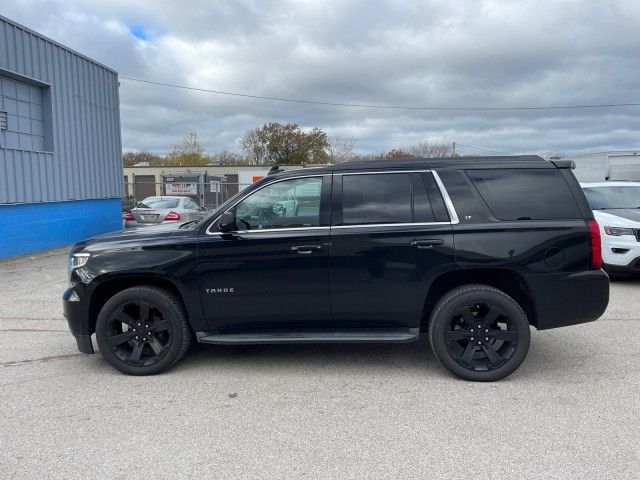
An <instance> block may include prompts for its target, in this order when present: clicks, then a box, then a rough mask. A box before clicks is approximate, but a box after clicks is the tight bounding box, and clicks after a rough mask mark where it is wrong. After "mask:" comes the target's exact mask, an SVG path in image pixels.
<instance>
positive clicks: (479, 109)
mask: <svg viewBox="0 0 640 480" xmlns="http://www.w3.org/2000/svg"><path fill="white" fill-rule="evenodd" d="M119 78H120V79H122V80H129V81H131V82H139V83H147V84H150V85H159V86H163V87H172V88H180V89H183V90H193V91H196V92H205V93H214V94H216V95H227V96H231V97H242V98H253V99H256V100H269V101H275V102H288V103H304V104H307V105H324V106H329V107H351V108H377V109H385V110H431V111H457V112H472V111H477V112H492V111H493V112H499V111H518V110H520V111H524V110H577V109H592V108H619V107H639V106H640V103H601V104H593V105H549V106H544V107H412V106H409V105H376V104H365V103H341V102H323V101H319V100H304V99H298V98H284V97H268V96H263V95H250V94H248V93H239V92H228V91H225V90H214V89H208V88H197V87H188V86H186V85H176V84H173V83H165V82H157V81H153V80H144V79H141V78H133V77H124V76H121V77H119Z"/></svg>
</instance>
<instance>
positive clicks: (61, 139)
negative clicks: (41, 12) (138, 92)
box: [0, 16, 123, 204]
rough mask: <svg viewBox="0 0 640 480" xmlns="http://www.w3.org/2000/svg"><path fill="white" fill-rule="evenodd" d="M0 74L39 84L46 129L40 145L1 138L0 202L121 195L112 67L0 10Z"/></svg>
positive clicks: (116, 93)
mask: <svg viewBox="0 0 640 480" xmlns="http://www.w3.org/2000/svg"><path fill="white" fill-rule="evenodd" d="M0 76H2V77H5V78H11V79H15V80H18V81H20V82H25V83H30V84H33V85H39V86H41V87H42V91H43V94H44V97H45V130H47V132H49V134H50V138H49V139H48V141H47V142H46V146H45V148H44V150H33V149H21V148H7V147H6V146H5V145H0V204H6V203H31V202H55V201H63V200H83V199H98V198H115V197H121V196H122V175H123V174H122V158H121V157H122V146H121V140H120V113H119V100H118V74H117V73H116V72H115V71H113V70H111V69H109V68H107V67H105V66H103V65H100V64H98V63H96V62H93V61H91V60H90V59H88V58H86V57H84V56H83V55H80V54H78V53H76V52H73V51H71V50H69V49H67V48H65V47H63V46H62V45H59V44H58V43H56V42H54V41H52V40H49V39H47V38H44V37H42V36H40V35H38V34H36V33H35V32H33V31H31V30H29V29H27V28H25V27H23V26H20V25H18V24H16V23H14V22H12V21H11V20H9V19H7V18H5V17H2V16H0ZM0 110H2V108H0Z"/></svg>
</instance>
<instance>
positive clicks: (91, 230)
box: [0, 198, 122, 258]
mask: <svg viewBox="0 0 640 480" xmlns="http://www.w3.org/2000/svg"><path fill="white" fill-rule="evenodd" d="M121 229H122V200H121V199H119V198H108V199H101V200H79V201H71V202H50V203H26V204H17V205H0V258H8V257H12V256H14V255H22V254H25V253H30V252H35V251H38V250H46V249H49V248H56V247H64V246H66V245H70V244H72V243H75V242H79V241H80V240H84V239H86V238H89V237H92V236H95V235H99V234H101V233H107V232H113V231H116V230H121Z"/></svg>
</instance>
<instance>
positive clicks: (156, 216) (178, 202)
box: [125, 195, 207, 227]
mask: <svg viewBox="0 0 640 480" xmlns="http://www.w3.org/2000/svg"><path fill="white" fill-rule="evenodd" d="M206 211H207V209H206V208H205V207H200V206H199V205H198V204H197V203H196V202H195V200H193V199H191V198H189V197H178V196H171V195H164V196H159V197H147V198H145V199H144V200H142V201H141V202H139V203H138V204H137V205H136V206H135V207H134V208H132V209H131V212H130V213H129V214H127V215H126V216H125V220H126V226H127V227H132V226H136V225H154V224H155V225H157V224H160V223H183V222H188V221H190V220H198V219H200V218H202V217H204V216H205V214H206Z"/></svg>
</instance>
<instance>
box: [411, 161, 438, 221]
mask: <svg viewBox="0 0 640 480" xmlns="http://www.w3.org/2000/svg"><path fill="white" fill-rule="evenodd" d="M411 189H412V190H413V221H414V222H433V221H434V217H433V210H432V209H431V202H430V201H429V195H428V194H427V189H426V188H425V186H424V183H423V182H422V176H421V175H420V174H419V173H412V174H411Z"/></svg>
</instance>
